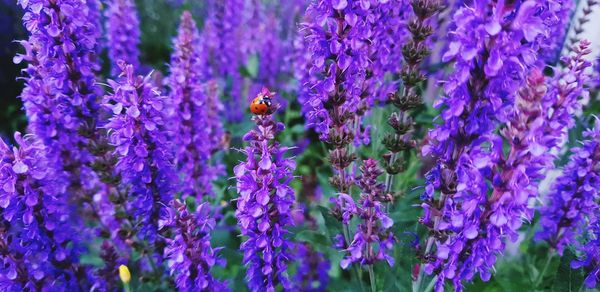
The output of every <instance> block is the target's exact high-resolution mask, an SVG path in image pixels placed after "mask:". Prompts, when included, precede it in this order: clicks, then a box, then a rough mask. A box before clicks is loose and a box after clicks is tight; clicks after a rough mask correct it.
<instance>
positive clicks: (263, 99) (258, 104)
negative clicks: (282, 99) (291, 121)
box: [250, 87, 275, 116]
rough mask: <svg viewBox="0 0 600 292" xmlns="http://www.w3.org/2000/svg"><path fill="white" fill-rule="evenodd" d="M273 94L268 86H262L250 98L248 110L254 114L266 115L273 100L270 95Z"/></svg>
mask: <svg viewBox="0 0 600 292" xmlns="http://www.w3.org/2000/svg"><path fill="white" fill-rule="evenodd" d="M274 95H275V93H274V92H271V91H269V89H268V88H266V87H263V89H262V90H261V91H260V93H259V94H258V95H256V97H255V98H254V99H253V100H252V103H251V104H250V111H251V112H252V113H253V114H255V115H260V116H263V115H266V114H269V113H270V111H271V107H272V106H273V101H272V100H271V97H273V96H274Z"/></svg>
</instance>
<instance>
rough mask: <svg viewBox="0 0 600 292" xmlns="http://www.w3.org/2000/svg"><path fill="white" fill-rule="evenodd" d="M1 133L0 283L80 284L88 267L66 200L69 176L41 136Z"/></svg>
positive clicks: (33, 286) (14, 287) (12, 286)
mask: <svg viewBox="0 0 600 292" xmlns="http://www.w3.org/2000/svg"><path fill="white" fill-rule="evenodd" d="M14 138H15V141H16V143H17V146H15V147H9V146H8V145H7V144H6V143H5V142H4V141H2V140H1V139H0V186H2V187H1V188H0V263H2V265H0V272H1V273H0V274H1V275H0V289H1V290H3V291H23V290H48V289H61V290H80V289H82V288H83V287H84V286H82V285H86V282H83V280H85V279H86V278H87V276H88V275H87V272H86V270H85V269H84V268H83V267H81V266H80V265H79V263H78V261H79V255H80V252H81V243H80V242H79V241H78V238H77V236H76V234H77V233H76V232H75V229H74V226H73V224H72V223H73V220H72V218H73V215H74V214H72V212H71V211H72V210H71V209H70V208H69V206H68V205H67V200H66V196H65V192H64V191H65V190H64V188H65V185H66V184H65V181H64V179H63V178H62V177H61V176H60V175H57V172H56V171H55V170H54V169H53V168H52V167H50V165H49V163H50V161H49V160H48V159H47V155H48V153H47V152H46V147H45V146H44V145H43V144H42V143H41V141H40V140H38V139H37V137H35V136H32V135H26V136H22V135H21V134H20V133H18V132H17V133H15V137H14Z"/></svg>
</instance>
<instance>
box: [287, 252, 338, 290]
mask: <svg viewBox="0 0 600 292" xmlns="http://www.w3.org/2000/svg"><path fill="white" fill-rule="evenodd" d="M294 257H295V259H296V262H297V263H298V269H297V271H296V276H294V288H295V289H296V290H297V291H306V292H320V291H325V290H326V289H327V284H329V274H328V273H329V269H330V268H331V264H330V263H329V261H328V260H327V259H326V258H325V256H324V255H323V254H322V253H320V252H316V251H314V250H313V249H312V248H311V247H310V246H309V245H308V244H306V243H299V244H296V253H295V255H294Z"/></svg>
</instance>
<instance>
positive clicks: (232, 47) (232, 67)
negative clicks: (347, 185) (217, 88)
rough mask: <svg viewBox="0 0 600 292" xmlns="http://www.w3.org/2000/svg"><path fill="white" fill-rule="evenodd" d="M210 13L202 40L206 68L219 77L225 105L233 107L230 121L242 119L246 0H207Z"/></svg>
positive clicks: (229, 116) (209, 72)
mask: <svg viewBox="0 0 600 292" xmlns="http://www.w3.org/2000/svg"><path fill="white" fill-rule="evenodd" d="M207 3H208V8H209V14H208V16H207V18H206V20H205V23H204V30H203V31H202V36H201V40H202V41H201V43H202V52H203V54H205V56H206V57H205V58H206V60H208V66H206V68H205V69H204V70H205V71H206V74H207V76H208V77H209V78H213V79H220V81H221V83H222V86H221V89H222V90H223V95H224V97H225V102H224V104H225V106H226V107H227V108H229V109H231V110H229V111H226V112H225V115H226V117H227V120H228V121H230V122H239V121H241V119H242V116H243V112H242V111H241V109H242V108H243V106H242V105H243V102H244V99H243V97H242V85H243V84H242V83H243V80H242V76H241V74H240V67H241V66H242V64H244V63H245V62H246V58H247V56H246V54H245V52H244V51H243V50H241V47H242V40H243V37H244V32H243V31H242V30H241V27H242V20H243V15H242V12H243V11H244V7H245V5H246V4H245V1H243V0H224V1H221V0H213V1H208V2H207Z"/></svg>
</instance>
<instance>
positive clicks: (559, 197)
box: [536, 120, 600, 255]
mask: <svg viewBox="0 0 600 292" xmlns="http://www.w3.org/2000/svg"><path fill="white" fill-rule="evenodd" d="M584 137H585V138H586V140H585V141H583V143H582V146H581V147H575V148H572V149H571V152H572V154H571V160H570V162H569V164H567V166H565V168H564V169H563V174H562V176H560V177H559V178H558V179H557V180H556V182H555V183H554V185H553V186H552V187H551V188H550V189H551V191H550V193H549V194H548V198H547V202H546V204H545V206H544V207H543V208H542V209H541V221H540V224H541V225H542V229H541V230H540V232H538V234H537V235H536V238H537V239H541V240H546V241H548V243H549V244H550V245H551V246H552V247H553V248H555V249H556V250H557V251H558V253H559V254H561V255H562V253H563V250H564V248H565V246H567V245H571V244H574V243H576V241H577V237H578V236H579V235H581V234H585V233H586V232H587V229H588V223H591V222H593V221H594V220H597V219H598V218H597V217H598V216H599V214H600V213H598V212H600V208H599V206H598V200H600V192H599V190H600V121H598V120H596V125H595V127H594V129H590V130H588V131H586V132H585V133H584ZM590 226H591V225H590Z"/></svg>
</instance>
